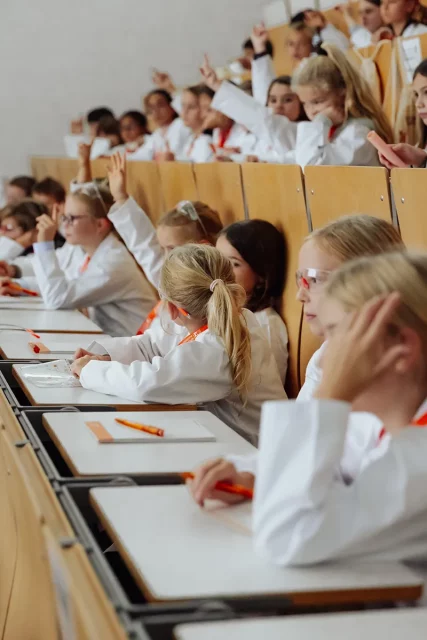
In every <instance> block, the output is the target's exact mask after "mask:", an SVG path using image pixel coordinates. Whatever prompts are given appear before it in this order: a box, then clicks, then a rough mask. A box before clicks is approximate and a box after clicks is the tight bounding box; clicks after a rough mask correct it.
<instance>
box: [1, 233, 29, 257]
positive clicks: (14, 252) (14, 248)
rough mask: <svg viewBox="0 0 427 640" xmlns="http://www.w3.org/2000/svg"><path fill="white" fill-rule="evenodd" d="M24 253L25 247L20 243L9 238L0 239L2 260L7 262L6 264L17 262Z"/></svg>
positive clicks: (2, 237)
mask: <svg viewBox="0 0 427 640" xmlns="http://www.w3.org/2000/svg"><path fill="white" fill-rule="evenodd" d="M23 251H24V247H23V246H22V245H21V244H19V242H15V240H12V238H8V237H7V236H1V237H0V260H6V262H8V261H10V260H15V258H18V257H19V256H20V255H21V253H23Z"/></svg>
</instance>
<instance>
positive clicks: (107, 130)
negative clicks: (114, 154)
mask: <svg viewBox="0 0 427 640" xmlns="http://www.w3.org/2000/svg"><path fill="white" fill-rule="evenodd" d="M96 137H97V138H107V139H108V140H109V141H110V149H114V147H118V146H120V145H122V144H123V140H122V136H121V133H120V123H119V121H118V120H116V119H115V118H113V117H111V116H104V117H103V118H101V120H100V121H99V122H98V127H97V129H96Z"/></svg>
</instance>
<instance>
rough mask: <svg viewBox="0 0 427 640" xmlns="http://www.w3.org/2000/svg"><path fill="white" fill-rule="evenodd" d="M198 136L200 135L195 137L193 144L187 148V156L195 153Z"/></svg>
mask: <svg viewBox="0 0 427 640" xmlns="http://www.w3.org/2000/svg"><path fill="white" fill-rule="evenodd" d="M198 137H199V135H197V136H194V137H193V139H192V141H191V144H190V146H189V147H188V150H187V158H190V156H191V154H192V153H193V149H194V145H195V144H196V140H197V139H198Z"/></svg>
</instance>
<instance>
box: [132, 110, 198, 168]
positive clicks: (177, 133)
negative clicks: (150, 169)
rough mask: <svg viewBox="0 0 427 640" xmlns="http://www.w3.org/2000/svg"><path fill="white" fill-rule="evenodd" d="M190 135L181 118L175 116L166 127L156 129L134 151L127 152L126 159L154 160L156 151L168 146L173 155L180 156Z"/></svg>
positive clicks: (165, 148) (162, 151)
mask: <svg viewBox="0 0 427 640" xmlns="http://www.w3.org/2000/svg"><path fill="white" fill-rule="evenodd" d="M192 135H193V133H192V131H191V129H189V128H188V127H186V126H185V124H184V123H183V121H182V120H181V118H175V120H174V121H173V122H171V124H170V125H169V126H168V127H166V128H161V129H156V130H155V131H154V132H153V133H152V134H151V136H150V137H149V138H148V140H147V141H146V142H144V144H143V145H142V146H141V147H139V149H137V150H136V151H135V153H130V154H128V156H127V157H128V160H154V159H155V156H156V154H157V153H164V152H166V151H168V146H169V149H170V151H171V152H172V153H173V154H175V156H177V157H179V156H182V154H183V153H184V149H185V147H186V145H187V143H188V141H189V140H190V138H191V137H192Z"/></svg>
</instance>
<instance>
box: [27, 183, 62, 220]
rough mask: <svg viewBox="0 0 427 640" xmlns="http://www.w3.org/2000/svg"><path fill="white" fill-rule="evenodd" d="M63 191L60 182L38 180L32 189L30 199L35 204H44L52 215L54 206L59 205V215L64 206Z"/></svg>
mask: <svg viewBox="0 0 427 640" xmlns="http://www.w3.org/2000/svg"><path fill="white" fill-rule="evenodd" d="M65 195H66V193H65V189H64V187H63V186H62V184H61V183H60V182H58V181H57V180H54V179H53V178H45V179H44V180H40V182H37V183H36V184H35V185H34V187H33V193H32V197H33V199H34V200H35V201H36V202H41V204H44V205H45V206H46V207H47V208H48V211H49V214H51V213H52V210H53V207H54V205H59V207H60V211H61V213H62V212H63V210H64V205H65Z"/></svg>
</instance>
